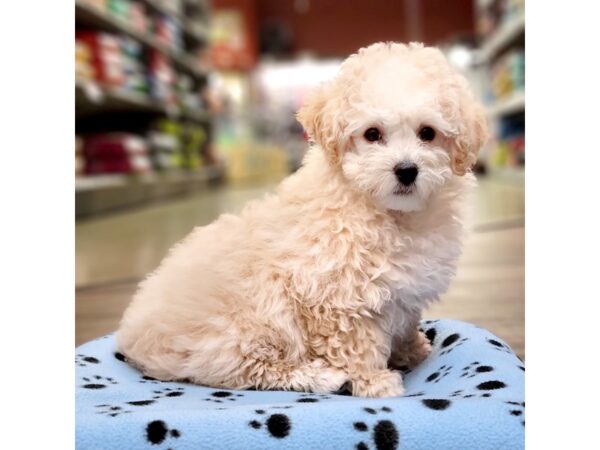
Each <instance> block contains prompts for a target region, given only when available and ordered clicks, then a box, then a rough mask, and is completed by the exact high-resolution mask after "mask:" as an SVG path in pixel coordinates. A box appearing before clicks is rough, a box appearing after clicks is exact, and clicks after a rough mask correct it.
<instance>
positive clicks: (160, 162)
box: [75, 0, 225, 217]
mask: <svg viewBox="0 0 600 450" xmlns="http://www.w3.org/2000/svg"><path fill="white" fill-rule="evenodd" d="M75 21H76V32H77V33H76V39H77V48H76V61H77V64H78V66H77V67H76V68H77V70H76V73H77V76H76V80H77V81H76V83H75V106H76V116H75V117H76V130H77V136H76V142H77V145H76V174H77V176H76V179H75V202H76V217H84V216H90V215H94V214H98V213H105V212H110V211H115V210H118V209H123V208H126V207H132V206H137V205H141V204H143V203H147V202H150V201H154V200H157V199H162V198H167V197H170V196H176V195H182V194H186V193H191V192H194V191H198V190H202V189H206V188H207V187H208V186H209V185H211V184H214V183H217V182H219V181H220V180H222V179H223V178H224V175H225V167H223V166H222V165H221V164H220V163H218V159H216V158H215V157H214V156H213V154H212V148H211V142H212V138H211V136H212V132H211V129H212V126H213V123H212V122H213V119H214V118H213V115H212V114H211V113H210V112H209V111H208V110H207V107H208V106H207V105H208V104H207V102H206V98H205V97H204V93H205V91H204V90H205V88H206V85H207V81H208V75H209V67H208V66H205V65H203V64H204V63H203V62H202V61H205V60H206V58H205V56H206V50H208V37H209V22H210V7H209V5H208V3H206V2H204V1H202V0H187V1H185V2H183V1H165V0H139V1H137V2H130V1H128V0H123V1H122V2H114V3H110V2H103V1H100V0H99V1H94V0H88V1H85V0H76V1H75ZM92 147H93V148H92ZM111 172H114V173H111Z"/></svg>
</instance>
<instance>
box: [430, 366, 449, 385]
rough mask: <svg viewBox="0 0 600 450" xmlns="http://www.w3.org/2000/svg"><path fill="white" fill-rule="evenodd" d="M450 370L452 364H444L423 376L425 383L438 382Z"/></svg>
mask: <svg viewBox="0 0 600 450" xmlns="http://www.w3.org/2000/svg"><path fill="white" fill-rule="evenodd" d="M451 370H452V366H446V365H445V364H444V365H443V366H441V367H440V368H439V369H438V370H436V371H435V372H433V373H432V374H430V375H429V376H428V377H427V378H425V382H426V383H439V382H440V380H442V379H443V378H445V377H447V376H448V374H449V373H450V371H451Z"/></svg>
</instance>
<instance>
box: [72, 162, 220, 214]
mask: <svg viewBox="0 0 600 450" xmlns="http://www.w3.org/2000/svg"><path fill="white" fill-rule="evenodd" d="M224 176H225V168H224V167H223V166H221V165H216V166H205V167H202V168H200V169H198V170H194V171H179V170H178V171H173V170H171V171H167V172H164V173H148V174H142V175H124V174H116V175H95V176H88V177H81V178H78V179H76V181H75V203H76V205H77V208H76V216H77V217H78V218H81V217H85V216H90V215H94V214H99V213H107V212H111V211H116V210H119V209H122V208H126V207H131V206H137V205H141V204H144V203H148V202H152V201H156V200H161V199H165V198H169V197H172V196H177V195H182V194H186V193H191V192H194V191H198V190H199V189H205V188H207V187H208V186H210V185H213V184H218V183H219V182H220V181H222V180H223V178H224Z"/></svg>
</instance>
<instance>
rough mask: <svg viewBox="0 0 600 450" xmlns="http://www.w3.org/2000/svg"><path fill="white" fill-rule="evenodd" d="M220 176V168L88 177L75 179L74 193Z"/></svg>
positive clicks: (173, 183)
mask: <svg viewBox="0 0 600 450" xmlns="http://www.w3.org/2000/svg"><path fill="white" fill-rule="evenodd" d="M222 176H223V168H222V167H221V166H218V167H217V166H214V167H210V166H209V167H203V168H201V169H200V170H197V171H191V172H184V171H178V170H173V171H171V172H164V173H149V174H143V175H124V174H115V175H90V176H84V177H80V178H77V180H76V181H75V191H76V192H85V191H97V190H102V189H114V188H121V187H128V186H134V185H146V186H149V185H156V184H163V185H164V184H172V185H175V184H187V183H194V182H197V181H210V180H215V179H218V178H221V177H222Z"/></svg>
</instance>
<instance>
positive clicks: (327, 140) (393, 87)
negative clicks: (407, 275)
mask: <svg viewBox="0 0 600 450" xmlns="http://www.w3.org/2000/svg"><path fill="white" fill-rule="evenodd" d="M298 120H299V121H300V122H301V123H302V125H303V126H304V128H305V130H306V131H307V133H308V135H309V136H310V138H311V139H312V140H314V141H315V142H316V143H317V144H319V146H320V147H321V148H322V149H323V151H324V152H325V154H326V156H327V160H328V161H329V163H330V164H332V165H333V166H336V167H339V168H340V170H341V171H342V172H343V174H344V177H345V178H346V179H347V180H348V182H349V183H350V184H351V185H352V186H353V187H354V188H355V189H357V190H359V191H361V192H363V193H366V194H368V195H370V196H371V197H372V198H373V199H374V200H375V201H377V202H379V203H380V204H382V205H383V206H385V207H386V208H388V209H393V210H398V211H405V212H409V211H418V210H421V209H423V208H424V206H425V204H426V201H427V199H428V198H429V197H430V196H431V195H432V194H433V193H435V192H439V191H440V190H442V189H443V187H444V186H445V185H446V183H447V181H448V180H449V179H450V178H451V177H453V176H462V175H464V174H465V173H466V172H467V171H469V169H470V168H471V167H472V166H473V164H474V163H475V161H476V159H477V154H478V152H479V149H480V148H481V146H482V145H483V144H484V142H485V140H486V139H487V136H488V131H487V125H486V121H485V116H484V113H483V109H482V107H481V106H480V105H479V104H478V103H477V102H476V101H475V99H474V98H473V95H472V94H471V92H470V90H469V87H468V85H467V81H466V80H465V78H464V77H463V76H462V75H460V74H459V73H457V72H456V71H454V70H453V69H452V68H451V67H450V65H449V64H448V62H447V61H446V59H445V57H444V56H443V54H442V53H441V52H440V51H439V50H437V49H435V48H431V47H424V46H423V45H422V44H416V43H411V44H409V45H403V44H396V43H379V44H374V45H371V46H369V47H366V48H363V49H361V50H359V51H358V53H356V54H354V55H352V56H350V57H349V58H348V59H347V60H346V61H344V63H343V64H342V67H341V69H340V72H339V74H338V75H337V76H336V77H335V79H333V80H332V81H331V82H329V83H326V84H324V85H322V86H320V87H319V88H318V89H317V90H316V91H315V92H314V93H313V94H312V96H310V97H309V98H308V101H307V102H306V104H305V105H304V106H303V108H302V109H301V110H300V111H299V112H298Z"/></svg>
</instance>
